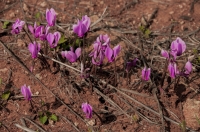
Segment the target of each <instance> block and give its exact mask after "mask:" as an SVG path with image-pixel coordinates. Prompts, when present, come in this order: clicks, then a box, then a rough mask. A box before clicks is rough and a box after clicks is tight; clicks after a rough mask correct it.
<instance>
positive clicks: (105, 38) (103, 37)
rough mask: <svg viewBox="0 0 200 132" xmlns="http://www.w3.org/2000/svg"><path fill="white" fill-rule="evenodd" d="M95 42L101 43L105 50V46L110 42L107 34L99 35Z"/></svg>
mask: <svg viewBox="0 0 200 132" xmlns="http://www.w3.org/2000/svg"><path fill="white" fill-rule="evenodd" d="M95 43H101V45H102V50H104V51H105V49H106V48H107V46H108V45H109V44H110V38H109V37H108V35H107V34H106V35H102V34H101V35H99V37H97V39H96V42H95Z"/></svg>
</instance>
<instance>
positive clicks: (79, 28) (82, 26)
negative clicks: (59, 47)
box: [73, 15, 90, 38]
mask: <svg viewBox="0 0 200 132" xmlns="http://www.w3.org/2000/svg"><path fill="white" fill-rule="evenodd" d="M89 28H90V18H89V17H88V16H87V15H85V16H83V17H82V19H81V20H78V23H77V24H74V25H73V31H74V33H76V34H77V35H78V36H79V37H80V38H82V37H83V36H84V35H85V33H87V32H88V31H89Z"/></svg>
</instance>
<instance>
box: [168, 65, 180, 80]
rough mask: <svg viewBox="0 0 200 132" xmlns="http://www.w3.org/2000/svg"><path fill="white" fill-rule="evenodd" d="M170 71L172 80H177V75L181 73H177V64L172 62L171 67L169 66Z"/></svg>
mask: <svg viewBox="0 0 200 132" xmlns="http://www.w3.org/2000/svg"><path fill="white" fill-rule="evenodd" d="M168 70H169V74H170V77H171V78H175V77H176V74H177V73H179V72H178V71H177V67H176V63H171V62H170V63H169V65H168Z"/></svg>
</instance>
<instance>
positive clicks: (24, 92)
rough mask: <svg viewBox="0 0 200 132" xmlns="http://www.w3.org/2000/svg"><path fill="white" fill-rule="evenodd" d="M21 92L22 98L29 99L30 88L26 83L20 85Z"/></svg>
mask: <svg viewBox="0 0 200 132" xmlns="http://www.w3.org/2000/svg"><path fill="white" fill-rule="evenodd" d="M21 93H22V95H23V96H24V98H25V99H26V100H28V101H30V100H31V95H32V93H31V89H30V86H26V84H24V85H23V86H22V87H21Z"/></svg>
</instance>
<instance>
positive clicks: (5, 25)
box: [2, 21, 10, 29]
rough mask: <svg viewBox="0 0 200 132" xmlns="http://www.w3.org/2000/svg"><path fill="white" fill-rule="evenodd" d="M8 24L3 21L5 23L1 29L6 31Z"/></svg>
mask: <svg viewBox="0 0 200 132" xmlns="http://www.w3.org/2000/svg"><path fill="white" fill-rule="evenodd" d="M9 23H10V22H9V21H5V22H4V23H3V26H2V28H3V29H6V28H7V26H8V24H9Z"/></svg>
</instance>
